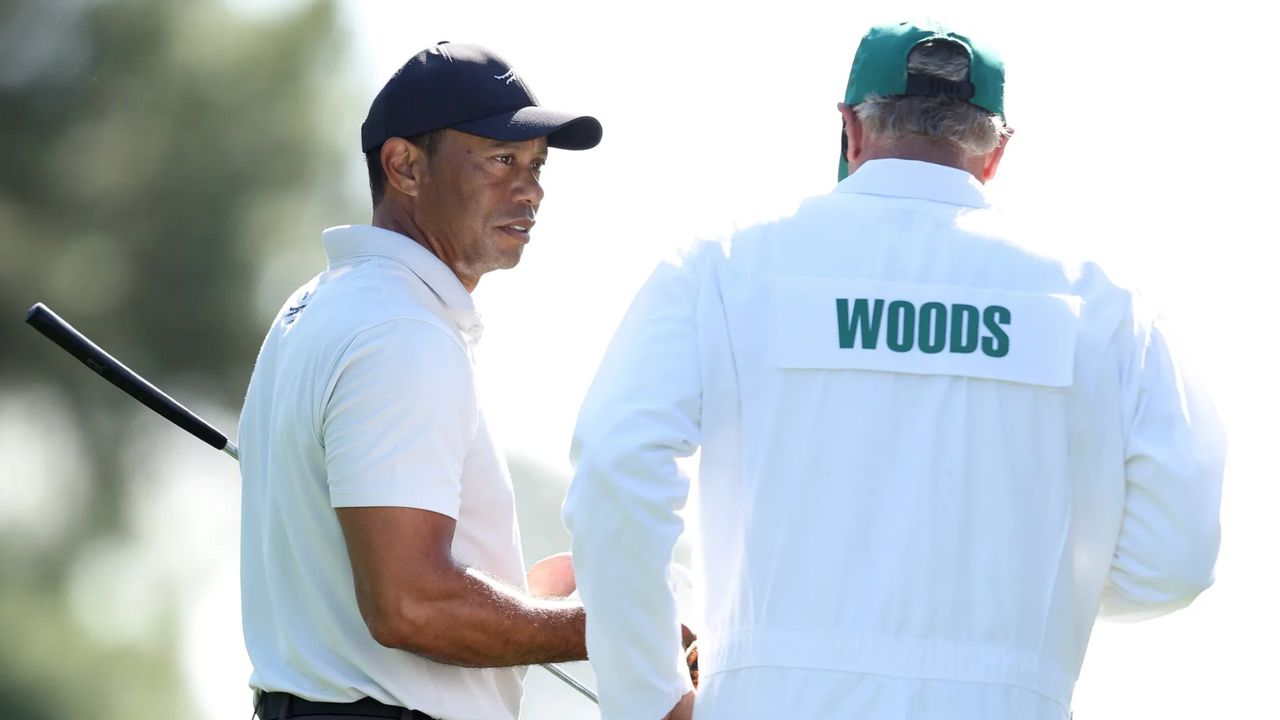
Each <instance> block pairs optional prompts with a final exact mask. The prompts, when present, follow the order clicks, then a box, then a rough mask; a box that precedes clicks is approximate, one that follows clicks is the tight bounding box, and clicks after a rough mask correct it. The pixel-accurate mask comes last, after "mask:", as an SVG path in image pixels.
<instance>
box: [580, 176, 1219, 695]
mask: <svg viewBox="0 0 1280 720" xmlns="http://www.w3.org/2000/svg"><path fill="white" fill-rule="evenodd" d="M1038 241H1042V237H1040V236H1039V235H1038V234H1037V233H1036V231H1035V226H1034V224H1032V225H1028V226H1020V225H1017V224H1016V223H1014V222H1013V221H1012V220H1010V219H1009V218H1008V217H1007V216H1006V215H1005V214H1004V213H1002V212H999V211H997V210H995V209H992V208H990V207H989V203H988V200H987V196H986V194H985V193H984V188H983V186H982V185H981V184H980V183H979V182H978V181H977V180H976V179H975V178H974V177H973V176H971V175H970V174H968V173H966V172H964V171H961V170H956V169H952V168H948V167H943V166H939V165H933V164H929V163H922V162H913V161H905V160H876V161H871V162H868V163H866V164H864V165H863V166H862V167H861V168H859V169H858V170H857V172H855V173H854V174H853V175H851V176H850V177H849V178H847V179H845V180H844V181H843V182H841V183H840V184H839V186H838V187H837V188H836V189H835V190H834V192H832V193H831V194H829V195H826V196H822V197H817V198H813V199H810V200H807V201H805V202H804V203H803V204H802V205H801V206H800V207H799V209H798V210H797V211H796V213H795V214H794V215H793V216H791V217H788V218H785V219H782V220H778V221H775V222H771V223H767V224H763V225H760V226H756V227H752V228H749V229H746V230H742V231H739V232H737V233H736V234H735V235H734V236H733V237H732V238H730V239H728V240H726V241H724V242H716V243H702V244H699V245H697V246H695V247H694V248H693V249H692V250H691V251H689V252H688V253H686V254H684V255H683V256H682V257H681V258H680V259H679V260H677V261H673V262H669V263H664V264H662V265H661V266H660V267H659V268H658V270H657V271H656V272H655V273H654V275H653V276H652V277H651V278H650V280H649V281H648V282H647V284H646V285H645V286H644V288H643V289H642V290H641V291H640V293H639V295H638V296H637V298H636V299H635V301H634V304H633V305H632V307H631V309H630V311H629V312H628V314H627V316H626V318H625V319H624V321H623V322H622V324H621V326H620V327H619V329H618V331H617V335H616V337H615V338H614V340H613V342H612V344H611V346H610V349H609V351H608V353H607V355H606V357H605V359H604V361H603V363H602V365H601V367H600V370H599V373H598V375H597V377H596V379H595V381H594V383H593V385H592V387H591V389H590V391H589V393H588V395H587V398H586V400H585V403H584V405H583V408H582V412H581V415H580V417H579V421H578V426H577V430H576V433H575V438H574V446H573V459H574V461H575V465H576V468H577V470H576V475H575V477H574V479H573V482H572V484H571V486H570V488H569V492H568V495H567V498H566V501H565V506H564V519H565V522H566V524H567V526H568V527H569V529H570V531H571V533H572V535H573V552H574V558H575V565H576V569H577V574H578V583H579V589H580V593H581V596H582V599H583V601H584V603H585V605H586V609H587V642H588V650H589V653H590V656H591V661H592V663H593V665H594V668H595V671H596V675H597V678H598V683H599V692H600V699H601V709H602V711H603V712H602V714H603V717H604V718H606V719H607V720H614V719H621V718H625V719H630V718H635V719H636V720H657V719H658V718H661V717H662V716H663V715H664V714H665V713H666V712H667V711H668V710H670V709H671V707H672V705H673V704H674V703H675V701H676V699H677V698H678V697H679V696H680V695H681V694H682V693H683V692H685V690H686V689H687V688H688V679H687V675H686V673H685V670H684V667H683V662H682V661H681V658H680V655H679V644H678V638H679V635H678V627H677V623H676V607H675V603H674V600H673V598H672V595H671V591H670V590H669V583H668V582H666V581H665V579H666V578H667V577H668V576H669V569H668V566H669V563H670V561H671V555H672V547H673V545H674V543H675V542H676V539H677V537H678V536H679V535H680V533H681V532H682V529H683V522H682V520H681V518H680V517H679V516H678V515H677V511H678V510H679V509H681V508H682V507H683V506H684V505H685V502H686V499H687V498H688V496H689V492H690V487H689V482H688V480H687V479H685V478H684V477H682V476H681V475H680V474H679V473H678V472H677V469H676V465H675V462H674V461H675V458H676V456H687V455H690V454H692V453H693V452H694V451H695V450H697V449H698V448H701V453H702V454H701V466H700V471H699V480H698V482H697V483H696V484H695V486H694V489H693V490H694V505H695V507H696V517H695V518H694V519H693V520H692V522H691V525H692V526H693V528H694V530H695V532H696V535H695V568H694V571H695V582H696V585H697V589H698V591H699V592H700V595H701V596H702V598H703V599H702V602H701V609H700V612H699V613H698V615H699V617H698V618H697V621H698V623H700V625H701V627H700V628H699V630H700V631H701V636H700V640H699V645H700V648H701V672H702V676H701V677H702V680H701V682H702V686H701V688H700V692H699V696H698V701H697V709H696V717H697V719H698V720H722V719H723V720H729V719H732V720H744V719H749V718H788V719H790V720H801V719H810V718H811V719H827V718H857V719H858V720H881V719H888V718H895V719H900V718H912V719H915V718H947V719H948V720H955V719H970V718H971V719H973V720H978V719H982V720H1064V719H1065V718H1066V717H1067V715H1068V712H1069V707H1070V702H1071V694H1072V688H1073V685H1074V683H1075V681H1076V678H1077V676H1078V674H1079V671H1080V666H1081V663H1082V661H1083V658H1084V653H1085V646H1086V644H1087V643H1088V640H1089V633H1090V630H1091V628H1092V626H1093V623H1094V619H1095V618H1096V617H1097V616H1098V615H1099V614H1100V613H1101V614H1104V615H1113V616H1120V617H1125V618H1132V619H1141V618H1143V617H1148V616H1153V615H1158V614H1162V613H1165V612H1168V611H1171V610H1175V609H1177V608H1180V607H1183V606H1185V605H1186V604H1187V603H1189V602H1190V601H1191V600H1192V599H1193V598H1195V596H1196V595H1197V594H1198V593H1199V592H1200V591H1202V590H1203V589H1204V588H1206V587H1208V586H1209V585H1210V584H1211V582H1212V578H1213V566H1214V562H1215V559H1216V556H1217V550H1218V537H1219V526H1218V511H1219V497H1220V491H1221V479H1222V468H1223V462H1224V452H1225V440H1224V437H1223V434H1222V431H1221V428H1220V425H1219V423H1218V420H1217V418H1216V416H1215V413H1214V411H1213V409H1212V407H1211V405H1210V403H1209V402H1208V400H1207V399H1206V398H1205V396H1204V393H1203V392H1202V391H1201V390H1200V389H1199V388H1198V387H1197V386H1196V384H1195V383H1194V381H1193V379H1192V378H1190V377H1189V376H1188V375H1187V374H1186V372H1185V370H1184V369H1183V368H1181V367H1180V366H1179V362H1178V356H1177V355H1176V353H1175V351H1174V350H1173V349H1172V348H1171V346H1170V341H1169V339H1168V337H1167V335H1166V333H1165V332H1163V331H1162V329H1161V326H1160V324H1159V323H1158V322H1157V320H1156V319H1155V318H1154V316H1153V314H1152V312H1151V310H1150V309H1149V308H1148V307H1147V306H1146V305H1145V304H1144V302H1143V300H1142V298H1141V297H1140V296H1138V295H1136V294H1134V293H1133V292H1131V291H1128V290H1125V289H1123V288H1121V287H1117V286H1116V285H1115V284H1113V283H1112V282H1111V281H1110V280H1109V279H1108V278H1107V277H1106V275H1104V274H1103V272H1102V271H1101V270H1100V269H1099V268H1098V267H1097V266H1095V265H1091V264H1071V263H1067V262H1064V261H1062V260H1060V259H1057V258H1054V257H1051V256H1048V255H1045V254H1042V252H1041V251H1040V250H1037V248H1036V246H1037V242H1038Z"/></svg>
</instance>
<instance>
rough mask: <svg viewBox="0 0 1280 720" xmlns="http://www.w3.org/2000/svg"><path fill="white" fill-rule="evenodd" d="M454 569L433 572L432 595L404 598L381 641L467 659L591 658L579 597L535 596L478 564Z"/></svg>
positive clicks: (470, 662)
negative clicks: (487, 572)
mask: <svg viewBox="0 0 1280 720" xmlns="http://www.w3.org/2000/svg"><path fill="white" fill-rule="evenodd" d="M455 571H456V572H455V573H449V575H450V577H447V578H446V577H438V578H432V579H431V580H430V584H431V585H432V586H433V587H432V588H431V591H430V593H429V595H427V596H426V597H420V598H415V597H412V596H409V597H405V598H403V602H404V604H405V607H403V609H402V610H401V611H400V612H399V613H397V615H398V618H397V619H396V621H395V628H394V630H393V631H392V632H390V633H389V636H388V637H386V638H379V641H380V642H382V643H383V644H384V645H390V646H392V647H397V648H400V649H402V650H409V651H411V652H415V653H418V654H419V655H423V656H425V657H428V658H430V659H432V660H435V661H437V662H442V663H448V664H450V665H462V666H467V667H506V666H511V665H532V664H536V663H546V662H567V661H573V660H584V659H586V657H587V649H586V639H585V635H584V633H585V617H586V616H585V614H584V613H583V610H582V605H581V604H579V603H577V602H574V601H570V600H551V599H541V598H535V597H533V596H530V595H528V594H525V593H524V592H522V591H520V590H518V589H516V588H513V587H511V586H509V585H507V584H505V583H503V582H501V581H499V580H496V579H494V578H492V577H489V576H488V575H485V574H484V573H482V572H480V571H478V570H475V569H474V568H463V567H460V566H455ZM442 590H444V591H443V592H442ZM375 635H376V634H375Z"/></svg>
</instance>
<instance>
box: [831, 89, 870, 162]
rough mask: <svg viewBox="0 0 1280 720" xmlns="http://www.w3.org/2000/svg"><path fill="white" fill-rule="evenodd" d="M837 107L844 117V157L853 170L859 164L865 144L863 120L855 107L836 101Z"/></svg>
mask: <svg viewBox="0 0 1280 720" xmlns="http://www.w3.org/2000/svg"><path fill="white" fill-rule="evenodd" d="M836 109H837V110H839V111H840V116H841V117H843V118H844V148H845V152H844V159H845V160H846V161H847V162H848V163H849V168H850V170H852V169H853V168H854V167H856V166H857V164H858V158H859V157H861V155H862V151H863V149H864V145H863V142H862V120H861V119H860V118H859V117H858V113H856V112H854V111H853V108H851V107H849V106H848V105H845V104H844V103H836Z"/></svg>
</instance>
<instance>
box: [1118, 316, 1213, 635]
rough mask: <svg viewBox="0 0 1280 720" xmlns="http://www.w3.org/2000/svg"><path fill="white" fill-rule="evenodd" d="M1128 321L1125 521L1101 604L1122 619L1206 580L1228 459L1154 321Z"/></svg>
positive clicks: (1160, 607)
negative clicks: (1130, 359)
mask: <svg viewBox="0 0 1280 720" xmlns="http://www.w3.org/2000/svg"><path fill="white" fill-rule="evenodd" d="M1140 312H1141V309H1139V313H1140ZM1136 325H1137V327H1138V333H1137V340H1138V342H1137V350H1136V352H1135V353H1134V358H1135V360H1134V364H1133V366H1132V367H1131V368H1130V371H1129V377H1128V382H1129V384H1130V387H1131V389H1130V390H1129V391H1128V392H1129V395H1130V398H1131V401H1130V409H1129V412H1130V417H1131V424H1130V426H1129V435H1128V440H1127V443H1126V449H1125V478H1126V485H1125V508H1124V519H1123V522H1122V525H1121V529H1120V537H1119V541H1118V543H1117V545H1116V552H1115V557H1114V559H1113V561H1112V567H1111V572H1110V575H1109V577H1108V582H1107V587H1106V589H1105V591H1104V593H1103V598H1102V608H1101V614H1102V615H1103V616H1106V617H1110V618H1112V619H1118V620H1123V621H1136V620H1144V619H1147V618H1151V617H1157V616H1159V615H1164V614H1166V613H1169V612H1173V611H1174V610H1178V609H1179V608H1182V607H1185V606H1187V605H1188V604H1190V603H1191V601H1192V600H1194V599H1195V598H1196V596H1197V595H1199V594H1200V593H1201V592H1202V591H1203V590H1204V589H1205V588H1207V587H1209V586H1210V585H1212V584H1213V567H1214V563H1215V561H1216V560H1217V557H1218V544H1219V536H1220V526H1219V507H1220V504H1221V497H1222V476H1223V466H1224V464H1225V461H1226V437H1225V434H1224V432H1223V429H1222V426H1221V424H1220V422H1219V420H1218V416H1217V413H1216V412H1215V410H1214V408H1213V405H1212V403H1211V402H1210V400H1209V398H1208V395H1207V393H1206V392H1205V390H1204V388H1203V387H1202V386H1200V384H1199V383H1198V382H1197V381H1196V379H1195V378H1194V376H1193V375H1192V374H1191V373H1190V372H1188V370H1187V369H1186V368H1185V367H1184V366H1182V365H1180V364H1179V360H1180V359H1179V358H1178V357H1177V356H1176V354H1175V353H1174V351H1173V350H1172V349H1171V347H1170V340H1169V337H1168V335H1167V333H1166V332H1165V331H1164V330H1163V329H1162V327H1161V326H1160V323H1159V322H1158V321H1156V320H1150V321H1145V320H1142V319H1141V317H1139V320H1138V322H1137V323H1136Z"/></svg>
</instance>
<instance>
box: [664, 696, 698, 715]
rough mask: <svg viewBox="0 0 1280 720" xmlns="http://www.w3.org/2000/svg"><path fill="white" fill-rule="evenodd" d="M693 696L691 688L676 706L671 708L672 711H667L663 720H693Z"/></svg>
mask: <svg viewBox="0 0 1280 720" xmlns="http://www.w3.org/2000/svg"><path fill="white" fill-rule="evenodd" d="M693 697H694V692H693V691H692V690H690V691H689V692H687V693H685V694H684V697H682V698H680V701H679V702H677V703H676V706H675V707H673V708H671V712H669V713H667V714H666V715H665V716H664V717H663V718H662V720H693Z"/></svg>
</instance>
